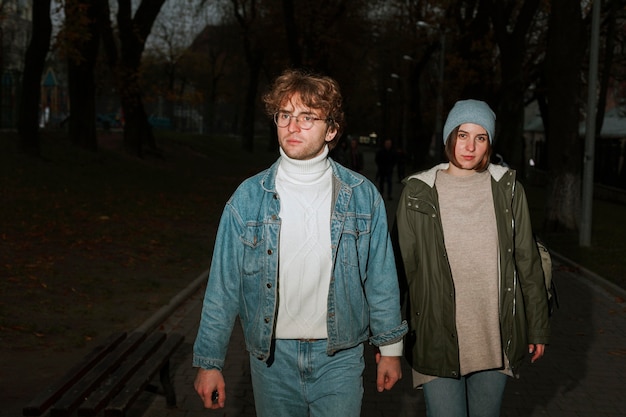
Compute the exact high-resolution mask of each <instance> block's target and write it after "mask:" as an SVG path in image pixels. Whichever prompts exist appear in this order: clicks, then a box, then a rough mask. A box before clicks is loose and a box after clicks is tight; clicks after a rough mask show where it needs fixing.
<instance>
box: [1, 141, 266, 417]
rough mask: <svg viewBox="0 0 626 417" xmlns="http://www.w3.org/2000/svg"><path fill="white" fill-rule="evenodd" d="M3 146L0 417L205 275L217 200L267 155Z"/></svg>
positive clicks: (207, 149) (199, 149) (166, 145)
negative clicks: (27, 152) (31, 153)
mask: <svg viewBox="0 0 626 417" xmlns="http://www.w3.org/2000/svg"><path fill="white" fill-rule="evenodd" d="M5 139H6V137H5V136H2V137H1V138H0V163H1V164H2V165H3V167H2V169H3V172H2V177H1V178H0V190H1V194H2V200H1V205H0V218H3V221H2V223H3V224H2V226H3V227H2V230H0V352H1V355H0V405H1V406H0V416H18V415H21V409H22V407H23V406H24V405H26V403H27V402H28V401H29V400H30V399H32V398H33V397H34V396H35V395H36V394H37V393H38V392H39V391H41V390H42V389H44V388H45V387H46V386H47V385H49V384H50V383H51V382H53V381H54V380H55V379H56V378H58V377H60V376H61V375H63V374H64V373H65V372H66V371H67V370H69V369H70V368H71V367H72V366H73V365H74V364H75V363H76V362H77V361H78V360H79V359H80V358H81V357H82V356H83V355H85V354H86V353H87V352H89V351H90V350H91V349H92V348H93V347H95V346H96V345H97V344H98V343H99V342H100V341H101V340H103V339H104V338H106V337H107V336H108V335H110V334H111V333H113V332H115V331H132V330H133V329H134V328H136V327H137V326H139V325H140V324H142V323H143V322H144V321H145V320H147V319H148V318H149V317H150V316H151V315H152V314H154V313H155V312H156V311H157V310H158V309H159V308H161V307H162V306H163V305H165V304H167V303H168V301H169V300H171V298H172V297H174V296H175V295H176V294H177V293H178V292H179V291H181V290H182V289H183V288H185V287H186V286H187V285H188V284H189V283H190V282H191V281H193V280H195V279H196V278H198V276H199V274H200V273H202V272H203V271H204V270H206V268H207V266H208V265H209V263H210V253H211V251H212V246H213V243H212V241H213V237H214V235H215V232H216V229H217V223H218V221H219V217H220V214H221V210H222V208H223V205H224V203H225V201H226V199H227V198H228V196H230V194H231V193H232V192H233V191H234V189H235V187H236V186H237V184H238V183H239V182H241V180H242V179H243V178H245V177H246V176H249V175H250V174H251V173H253V172H255V171H258V170H260V169H262V168H263V167H264V166H266V165H267V161H271V160H272V159H274V158H275V157H274V155H272V154H271V153H266V152H261V153H260V154H258V155H256V156H255V155H247V154H240V152H242V151H240V147H239V146H238V145H236V144H228V143H227V144H226V145H225V148H224V149H222V148H221V147H216V146H213V144H203V143H201V142H197V143H192V144H190V143H188V142H185V141H179V140H169V139H168V140H165V139H163V140H162V141H161V143H160V150H161V152H162V153H161V154H160V155H159V156H154V155H153V156H146V157H144V158H142V159H137V158H133V157H129V156H128V155H125V154H124V153H123V151H122V150H121V149H122V146H121V136H120V135H109V136H106V137H101V138H100V141H99V143H100V147H101V149H102V150H101V151H99V153H98V154H97V155H92V154H83V153H79V154H74V153H73V152H74V151H73V150H71V149H69V148H67V149H62V150H61V151H59V150H51V151H50V152H44V153H45V154H46V156H45V157H44V158H42V159H41V160H32V159H24V158H25V157H24V156H21V155H19V154H18V153H17V152H16V151H15V150H14V149H13V147H11V146H8V145H7V143H6V140H5ZM48 145H50V144H48ZM48 145H47V146H48ZM59 146H61V145H59ZM63 146H66V145H63ZM67 146H69V145H67ZM55 149H56V148H55ZM56 152H58V153H56ZM68 154H69V155H71V156H67V155H68Z"/></svg>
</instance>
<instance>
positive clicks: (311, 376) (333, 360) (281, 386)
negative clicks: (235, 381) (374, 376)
mask: <svg viewBox="0 0 626 417" xmlns="http://www.w3.org/2000/svg"><path fill="white" fill-rule="evenodd" d="M273 345H274V346H273V352H272V355H271V357H270V359H269V360H268V362H267V363H265V362H262V361H260V360H258V359H257V358H255V357H253V356H250V371H251V374H252V388H253V391H254V403H255V407H256V413H257V416H258V417H308V416H311V417H316V416H317V417H332V416H336V417H359V416H360V414H361V401H362V398H363V370H364V368H365V361H364V358H363V344H362V343H360V344H359V345H357V346H355V347H353V348H351V349H346V350H341V351H339V352H337V353H335V354H334V355H333V356H328V355H327V354H326V345H327V342H326V340H319V341H314V342H304V341H299V340H283V339H279V340H275V341H274V343H273Z"/></svg>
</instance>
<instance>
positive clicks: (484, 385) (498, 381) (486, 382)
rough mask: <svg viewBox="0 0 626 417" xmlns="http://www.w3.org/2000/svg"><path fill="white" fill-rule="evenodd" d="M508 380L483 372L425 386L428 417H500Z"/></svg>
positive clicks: (442, 379)
mask: <svg viewBox="0 0 626 417" xmlns="http://www.w3.org/2000/svg"><path fill="white" fill-rule="evenodd" d="M507 378H508V377H507V376H506V375H505V374H503V373H502V372H498V371H482V372H476V373H473V374H470V375H466V376H464V377H461V379H454V378H437V379H434V380H432V381H430V382H427V383H426V384H424V400H425V402H426V414H427V415H428V417H439V416H441V417H468V416H469V417H498V416H499V415H500V406H501V404H502V395H503V394H504V387H505V386H506V381H507Z"/></svg>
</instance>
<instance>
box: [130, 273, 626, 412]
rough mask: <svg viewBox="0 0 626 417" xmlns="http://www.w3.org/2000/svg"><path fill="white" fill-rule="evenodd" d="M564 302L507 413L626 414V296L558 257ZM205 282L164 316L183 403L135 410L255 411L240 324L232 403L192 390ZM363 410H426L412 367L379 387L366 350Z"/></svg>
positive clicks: (515, 387)
mask: <svg viewBox="0 0 626 417" xmlns="http://www.w3.org/2000/svg"><path fill="white" fill-rule="evenodd" d="M555 268H556V271H555V274H554V281H555V282H556V284H557V285H558V290H559V296H560V300H561V303H560V308H559V309H558V310H557V311H556V313H555V316H554V317H553V319H552V332H553V337H552V341H553V342H552V344H551V345H550V346H549V347H548V350H547V354H546V356H545V357H544V358H543V359H542V360H541V361H539V362H538V363H536V364H533V365H530V364H528V365H527V366H525V367H524V368H523V369H522V375H521V378H520V379H519V380H513V379H510V380H509V382H508V385H507V389H506V393H505V400H504V405H503V409H502V416H528V417H531V416H532V417H534V416H550V417H564V416H567V417H570V416H571V417H574V416H594V417H595V416H604V417H609V416H611V417H617V416H626V396H625V395H624V393H625V391H624V375H626V304H625V303H624V299H623V298H622V296H621V295H618V294H612V293H609V292H607V291H606V290H605V289H604V288H602V287H601V286H599V285H597V284H595V283H593V282H592V281H591V280H590V279H589V278H588V277H585V276H583V275H582V274H581V273H580V271H578V270H576V269H574V268H572V267H569V266H566V265H565V264H562V263H560V262H558V261H555ZM202 295H203V288H201V289H200V290H199V291H197V292H196V293H194V294H193V295H192V297H191V298H190V299H189V300H188V301H187V302H186V303H184V304H183V305H182V306H181V307H180V308H179V309H178V310H177V311H176V313H175V314H174V315H173V316H172V317H171V318H170V319H169V320H168V321H167V322H166V323H165V324H164V326H163V328H164V330H165V331H176V332H181V333H183V334H184V335H185V337H186V340H185V344H184V345H183V347H182V348H181V349H180V350H179V351H178V353H177V356H176V357H175V358H174V359H173V364H172V365H173V367H175V369H176V370H175V386H176V390H177V393H178V407H177V408H176V409H170V410H168V409H166V408H165V401H164V399H163V398H162V397H153V396H151V395H149V394H143V395H144V397H145V400H144V401H142V402H141V403H140V405H139V406H138V407H136V409H135V410H133V413H134V414H133V413H131V415H134V416H135V417H196V416H197V417H200V416H229V417H236V416H241V417H244V416H245V417H248V416H250V417H252V416H255V412H254V401H253V397H252V386H251V383H250V373H249V367H248V366H249V362H248V361H249V359H248V355H247V353H246V351H245V346H244V342H243V336H242V334H241V329H240V328H239V327H237V328H236V329H235V332H234V334H233V336H232V339H231V343H230V346H229V352H228V357H227V359H226V364H227V367H226V369H225V370H224V376H225V379H226V384H227V394H226V395H227V398H228V402H227V406H226V408H224V409H222V410H219V411H209V410H203V409H202V404H201V402H200V399H199V398H198V397H197V395H196V393H195V392H194V391H193V379H194V376H195V370H194V369H193V368H191V365H190V364H191V344H192V343H193V340H194V339H195V335H196V331H197V326H198V321H199V317H200V309H201V303H202ZM366 356H367V357H366V359H367V365H366V372H365V375H364V386H365V395H364V401H363V412H362V414H361V415H362V416H363V417H374V416H376V417H385V416H389V417H392V416H393V417H400V416H424V415H425V412H424V404H423V399H422V395H421V391H416V390H413V389H412V388H411V386H410V369H409V368H408V365H406V363H405V364H404V365H405V369H404V375H405V378H403V379H402V380H401V381H400V383H399V384H398V385H396V387H394V389H393V390H392V391H389V392H385V393H382V394H379V393H377V392H376V391H375V375H374V369H375V368H374V364H373V353H372V351H371V350H370V349H367V350H366Z"/></svg>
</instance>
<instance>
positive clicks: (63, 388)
mask: <svg viewBox="0 0 626 417" xmlns="http://www.w3.org/2000/svg"><path fill="white" fill-rule="evenodd" d="M125 337H126V333H125V332H122V333H115V334H112V335H111V336H109V337H108V338H107V339H105V341H104V342H102V344H101V345H98V346H96V347H95V348H94V349H93V350H92V351H91V352H90V353H88V354H87V356H85V357H84V358H83V359H82V360H81V361H80V362H79V363H78V364H76V365H75V366H74V367H73V368H71V369H70V370H69V371H68V372H67V373H65V375H63V376H62V377H61V379H59V380H58V381H55V382H54V383H52V384H50V385H49V386H48V387H47V388H46V389H44V390H43V391H42V392H41V393H39V394H38V395H37V397H35V398H34V399H33V400H31V401H30V403H28V405H26V406H25V407H24V408H23V409H22V415H24V416H28V417H34V416H40V415H42V414H43V413H44V412H45V411H46V410H47V409H48V408H50V406H51V405H52V404H54V402H55V401H56V400H58V399H59V398H61V396H62V395H63V394H65V392H67V390H68V389H70V388H71V387H72V385H74V383H76V381H78V380H79V379H80V378H82V377H83V376H84V375H85V374H86V373H87V372H88V371H89V370H90V369H92V368H93V366H94V365H95V364H96V363H97V362H99V361H100V360H102V358H104V357H105V356H106V355H107V354H108V353H109V352H111V351H112V350H113V349H115V347H117V346H118V345H119V344H120V342H121V341H122V340H124V338H125Z"/></svg>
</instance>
